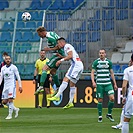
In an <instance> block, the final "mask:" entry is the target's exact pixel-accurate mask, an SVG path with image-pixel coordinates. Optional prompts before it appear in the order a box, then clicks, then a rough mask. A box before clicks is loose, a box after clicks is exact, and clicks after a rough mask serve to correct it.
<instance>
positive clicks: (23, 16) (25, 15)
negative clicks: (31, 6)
mask: <svg viewBox="0 0 133 133" xmlns="http://www.w3.org/2000/svg"><path fill="white" fill-rule="evenodd" d="M22 19H23V21H30V19H31V15H30V13H29V12H24V13H23V14H22Z"/></svg>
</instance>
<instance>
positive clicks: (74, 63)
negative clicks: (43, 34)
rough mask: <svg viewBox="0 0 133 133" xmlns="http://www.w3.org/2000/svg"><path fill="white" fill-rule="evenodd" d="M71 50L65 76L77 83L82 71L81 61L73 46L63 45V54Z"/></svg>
mask: <svg viewBox="0 0 133 133" xmlns="http://www.w3.org/2000/svg"><path fill="white" fill-rule="evenodd" d="M70 51H72V55H73V56H72V59H71V66H70V67H69V69H68V71H67V73H66V77H67V78H68V79H69V80H70V81H72V82H73V83H75V84H76V83H77V81H78V80H79V78H80V75H81V73H82V72H83V63H82V61H81V60H80V58H79V55H78V53H77V52H76V51H75V49H74V47H73V46H72V45H71V44H66V45H65V46H64V52H65V55H66V56H67V55H68V52H70Z"/></svg>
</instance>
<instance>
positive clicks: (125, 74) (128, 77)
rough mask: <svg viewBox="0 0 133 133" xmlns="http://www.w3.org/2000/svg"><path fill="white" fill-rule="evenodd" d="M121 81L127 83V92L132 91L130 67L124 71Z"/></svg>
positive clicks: (132, 73)
mask: <svg viewBox="0 0 133 133" xmlns="http://www.w3.org/2000/svg"><path fill="white" fill-rule="evenodd" d="M123 79H124V80H127V81H128V82H129V88H128V90H133V66H130V67H128V68H126V69H125V70H124V77H123Z"/></svg>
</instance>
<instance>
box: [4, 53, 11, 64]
mask: <svg viewBox="0 0 133 133" xmlns="http://www.w3.org/2000/svg"><path fill="white" fill-rule="evenodd" d="M5 62H6V64H7V65H10V63H11V57H10V56H9V55H7V56H6V57H5Z"/></svg>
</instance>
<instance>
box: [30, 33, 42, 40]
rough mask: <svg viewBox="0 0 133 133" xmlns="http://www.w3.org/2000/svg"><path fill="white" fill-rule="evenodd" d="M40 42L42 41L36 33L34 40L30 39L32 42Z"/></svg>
mask: <svg viewBox="0 0 133 133" xmlns="http://www.w3.org/2000/svg"><path fill="white" fill-rule="evenodd" d="M39 40H40V37H39V36H38V34H37V33H35V34H34V35H33V38H32V39H30V42H39Z"/></svg>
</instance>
